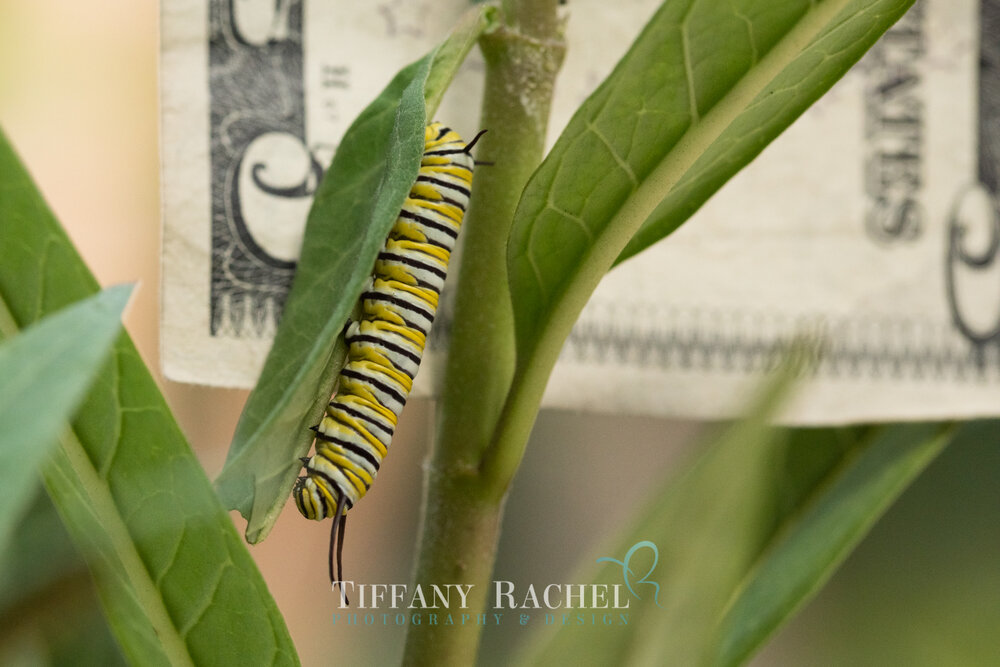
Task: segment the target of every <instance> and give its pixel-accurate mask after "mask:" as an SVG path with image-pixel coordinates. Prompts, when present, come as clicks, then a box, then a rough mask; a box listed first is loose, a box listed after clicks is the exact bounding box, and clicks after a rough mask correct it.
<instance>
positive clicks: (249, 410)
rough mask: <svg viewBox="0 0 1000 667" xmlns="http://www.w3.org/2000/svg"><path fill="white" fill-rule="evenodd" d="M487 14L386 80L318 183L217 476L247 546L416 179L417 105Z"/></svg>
mask: <svg viewBox="0 0 1000 667" xmlns="http://www.w3.org/2000/svg"><path fill="white" fill-rule="evenodd" d="M493 11H494V10H493V9H492V8H490V7H479V8H475V9H473V10H472V11H471V12H470V13H469V14H467V15H466V17H465V18H464V19H463V21H462V23H461V24H460V26H459V28H457V29H456V31H455V32H454V33H453V34H452V35H451V36H450V37H449V38H448V40H447V41H446V42H445V43H444V44H443V45H442V46H441V47H439V48H438V49H435V50H434V51H432V52H431V53H430V54H428V55H427V56H425V57H424V58H422V59H421V60H419V61H418V62H416V63H414V64H412V65H410V66H408V67H406V68H405V69H403V70H402V71H401V72H400V73H399V74H397V75H396V77H395V78H394V79H393V80H392V82H391V83H389V85H388V86H387V87H386V88H385V90H383V91H382V93H381V94H380V95H379V96H378V97H377V98H376V99H375V101H373V102H372V103H371V104H370V105H369V106H368V107H367V108H366V109H365V110H364V111H363V112H362V113H361V115H360V116H358V119H357V120H356V121H355V122H354V123H353V124H352V125H351V127H350V128H349V129H348V131H347V133H346V134H345V135H344V139H343V141H342V142H341V143H340V146H339V147H338V148H337V153H336V155H334V158H333V163H332V164H331V165H330V169H329V170H328V171H327V172H326V174H325V175H324V177H323V180H322V182H321V183H320V186H319V190H318V192H317V193H316V200H315V201H314V203H313V206H312V209H311V210H310V212H309V219H308V221H307V223H306V231H305V237H304V239H305V240H304V242H303V246H302V254H301V257H300V259H299V264H298V268H297V270H296V274H295V282H294V283H293V285H292V290H291V292H290V294H289V296H288V301H287V302H286V304H285V309H284V314H283V315H282V319H281V324H280V325H279V327H278V331H277V333H276V335H275V338H274V345H273V346H272V348H271V351H270V353H269V354H268V357H267V360H266V362H265V363H264V368H263V370H262V372H261V376H260V379H259V380H258V382H257V386H256V388H255V389H254V391H253V393H252V394H251V395H250V398H249V399H248V400H247V404H246V406H245V407H244V409H243V414H242V416H241V417H240V421H239V424H238V425H237V427H236V433H235V434H234V436H233V442H232V445H231V446H230V449H229V455H228V457H227V459H226V465H225V467H224V468H223V470H222V473H221V474H220V475H219V478H218V479H217V480H216V485H217V487H218V490H219V495H220V496H221V497H222V499H223V503H224V504H225V505H226V506H227V507H230V508H232V509H236V510H239V512H240V513H241V514H242V515H243V516H244V518H246V519H247V529H246V538H247V540H248V541H249V542H251V543H256V542H259V541H260V540H262V539H264V538H265V537H266V536H267V533H268V531H270V529H271V526H273V525H274V522H275V521H276V520H277V518H278V514H279V513H280V512H281V509H282V507H283V506H284V504H285V502H286V501H287V500H288V496H289V492H290V491H291V488H292V484H293V483H294V481H295V477H296V476H297V475H298V473H299V470H300V469H301V467H302V465H301V463H300V461H299V457H301V456H303V455H304V454H306V453H307V452H308V451H309V447H310V445H311V444H312V440H313V434H312V432H311V431H310V430H309V427H310V426H313V425H315V424H317V423H319V420H320V416H321V415H322V412H323V408H324V407H325V406H326V404H327V403H328V402H329V400H330V395H331V394H332V393H333V388H334V384H335V383H336V379H337V375H338V374H339V372H340V369H341V367H342V366H343V361H344V355H345V353H346V350H345V347H344V344H343V338H342V336H341V333H342V332H343V328H344V324H345V322H346V321H347V319H348V316H349V315H350V314H351V311H352V309H353V308H354V307H355V305H356V304H357V301H358V297H359V296H360V294H361V291H362V289H363V286H364V283H365V281H366V280H368V278H369V277H370V276H371V273H372V267H373V266H374V265H375V258H376V256H377V255H378V253H379V250H381V248H382V245H383V244H384V243H385V238H386V237H387V236H388V235H389V230H390V228H391V227H392V224H393V222H395V220H396V217H397V216H398V215H399V210H400V208H402V206H403V200H404V199H406V195H407V194H408V193H409V191H410V187H411V186H412V185H413V182H414V181H415V180H416V178H417V170H418V169H419V167H420V156H421V155H422V154H423V148H424V126H425V125H426V115H425V109H427V110H433V109H436V106H437V103H438V102H439V101H440V97H441V95H442V94H443V91H444V88H445V87H446V85H447V83H448V82H450V79H451V77H452V76H454V73H455V71H456V70H457V69H458V65H459V64H461V61H462V60H463V59H464V58H465V56H466V55H467V53H468V51H469V49H470V48H471V46H472V44H473V43H474V42H475V39H476V37H478V35H479V34H480V33H481V32H482V31H483V30H485V29H486V28H487V27H488V25H489V24H490V20H491V19H489V17H492V16H493ZM488 19H489V20H488ZM425 82H430V84H429V86H428V87H427V88H426V89H425ZM425 96H427V99H426V101H425Z"/></svg>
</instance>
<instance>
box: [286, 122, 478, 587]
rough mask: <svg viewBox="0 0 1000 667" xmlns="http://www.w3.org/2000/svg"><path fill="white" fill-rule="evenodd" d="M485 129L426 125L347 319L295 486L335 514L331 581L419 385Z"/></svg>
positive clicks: (297, 493)
mask: <svg viewBox="0 0 1000 667" xmlns="http://www.w3.org/2000/svg"><path fill="white" fill-rule="evenodd" d="M483 132H485V130H483ZM483 132H480V133H479V134H477V135H476V137H475V138H474V139H473V140H472V141H471V142H469V144H468V145H466V144H465V142H463V141H462V139H461V137H459V136H458V134H457V133H456V132H454V131H453V130H451V129H449V128H447V127H445V126H443V125H442V124H441V123H432V124H431V125H428V126H427V127H426V128H425V129H424V153H423V156H422V157H421V160H420V170H419V171H418V172H417V180H416V181H415V182H414V184H413V185H412V186H411V187H410V192H409V194H408V195H407V198H406V201H405V202H404V203H403V208H402V210H401V211H400V212H399V217H397V218H396V222H395V223H394V224H393V227H392V230H391V231H390V232H389V236H388V238H387V239H386V241H385V245H383V246H382V250H381V251H380V252H379V255H378V258H377V259H376V260H375V269H374V273H373V275H372V277H371V278H370V279H369V281H368V283H367V284H366V287H365V289H364V291H363V292H362V294H361V311H362V317H361V319H360V320H359V321H357V322H352V323H350V324H349V325H348V326H347V329H346V337H345V339H346V342H347V346H348V350H347V362H346V364H345V365H344V368H343V369H342V370H341V371H340V377H339V378H338V380H337V393H336V395H335V396H334V397H333V399H332V400H331V401H330V403H329V405H328V406H327V408H326V413H325V414H324V415H323V419H322V421H320V423H319V424H318V425H316V426H313V427H312V430H313V431H315V432H316V441H315V442H316V453H315V454H314V455H313V457H312V458H302V463H303V464H304V467H305V475H303V476H301V477H299V478H298V479H297V480H296V482H295V487H294V489H293V491H292V495H293V496H294V497H295V504H296V505H297V506H298V508H299V511H300V512H301V513H302V515H303V516H305V517H306V518H307V519H315V520H321V519H325V518H326V517H334V521H333V526H331V530H330V554H329V561H330V581H331V582H338V581H340V578H339V577H338V576H337V574H338V573H339V574H340V575H342V574H343V567H342V565H341V553H342V551H343V547H344V526H345V524H346V521H347V511H348V510H349V509H351V508H352V507H354V504H355V503H356V502H357V501H358V500H359V499H360V498H361V497H362V496H364V495H365V493H366V492H367V491H368V489H369V488H371V485H372V482H373V481H374V480H375V475H376V474H377V473H378V469H379V465H380V464H381V462H382V459H383V458H384V457H385V455H386V453H387V452H388V449H389V443H390V441H391V440H392V434H393V431H394V430H395V427H396V420H397V418H398V416H399V413H400V411H402V409H403V405H404V404H405V403H406V397H407V395H408V394H409V393H410V389H411V387H412V386H413V378H414V377H415V376H416V374H417V369H418V367H419V365H420V358H421V356H422V355H423V352H424V344H425V342H426V337H427V333H428V331H429V330H430V327H431V323H432V322H433V320H434V313H435V311H436V310H437V306H438V296H439V295H440V293H441V288H442V287H443V286H444V280H445V277H446V275H447V271H448V260H449V258H450V255H451V250H452V248H453V247H454V245H455V240H456V239H457V238H458V232H459V228H460V227H461V225H462V218H463V217H464V215H465V208H466V206H468V203H469V194H470V188H471V186H472V169H473V166H474V165H475V164H476V162H475V160H474V159H473V157H472V154H471V153H470V151H471V150H472V147H473V146H474V145H475V143H476V142H477V141H478V140H479V137H481V136H482V135H483ZM335 551H336V572H335V570H334V553H335Z"/></svg>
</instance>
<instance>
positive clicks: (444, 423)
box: [403, 0, 564, 665]
mask: <svg viewBox="0 0 1000 667" xmlns="http://www.w3.org/2000/svg"><path fill="white" fill-rule="evenodd" d="M556 5H557V1H556V0H511V1H509V2H507V3H505V5H504V10H505V14H504V21H503V22H502V25H501V27H500V28H498V29H497V30H496V31H494V32H493V33H491V34H489V35H486V36H484V37H483V38H482V39H481V40H480V47H481V49H482V51H483V55H484V57H485V60H486V81H485V93H484V98H483V113H482V117H481V127H482V128H483V129H486V130H488V132H487V134H486V135H485V136H484V137H483V139H482V140H481V141H480V143H479V144H478V145H477V147H476V156H477V158H478V159H479V160H481V161H486V162H491V163H492V165H489V166H486V165H484V166H481V167H479V168H478V169H477V170H476V176H475V179H474V183H473V191H472V198H471V205H470V209H469V212H468V214H467V215H466V220H465V223H464V227H465V229H464V231H463V236H464V241H463V243H464V246H463V251H462V257H463V259H462V266H461V269H460V272H459V275H458V277H459V282H458V285H457V290H456V294H455V316H454V323H453V326H452V331H451V347H450V349H449V353H448V361H447V366H446V368H445V378H444V393H443V395H442V397H441V403H440V409H439V413H438V434H437V438H436V441H435V445H434V449H433V451H432V453H431V456H430V460H429V462H428V465H427V472H426V474H427V476H426V480H425V489H426V492H425V498H424V510H423V517H422V522H421V537H420V546H419V551H420V553H419V556H418V562H417V568H416V574H415V581H416V582H417V583H418V584H422V585H424V586H428V585H430V584H449V583H462V584H467V585H468V584H471V585H472V586H473V588H472V591H471V593H470V596H469V603H468V605H467V607H466V608H465V609H463V610H462V613H468V614H481V613H484V610H485V606H486V601H487V596H488V588H489V580H490V575H491V574H492V572H493V563H494V560H495V557H496V545H497V539H498V536H499V529H500V521H501V516H502V507H503V494H502V493H501V494H499V495H498V494H496V493H495V491H494V485H493V484H491V483H489V482H488V481H487V480H484V479H483V478H482V477H481V476H480V474H479V465H480V458H481V456H482V454H483V452H485V451H486V449H487V447H488V445H489V443H490V442H491V441H492V440H493V431H494V429H495V427H496V424H497V421H498V419H499V417H500V413H501V410H502V408H503V405H504V402H505V400H506V396H507V392H508V390H509V389H510V386H511V379H512V377H513V374H514V360H515V351H514V318H513V311H512V308H511V304H510V295H509V290H508V284H507V239H508V236H509V234H510V226H511V222H512V221H513V217H514V210H515V208H516V206H517V202H518V198H519V197H520V194H521V191H522V190H523V189H524V186H525V184H526V183H527V181H528V178H529V177H530V176H531V174H532V173H533V172H534V170H535V168H536V167H537V166H538V164H539V163H540V162H541V159H542V155H543V152H544V148H545V131H546V126H547V122H548V116H549V107H550V104H551V99H552V90H553V85H554V81H555V76H556V73H557V72H558V69H559V65H560V64H561V62H562V56H563V50H564V49H563V44H562V41H561V37H560V35H559V23H558V20H557V18H556ZM480 631H481V626H480V625H478V624H467V625H465V626H442V625H427V624H422V625H412V624H411V625H409V626H408V634H407V638H406V649H405V653H404V657H403V662H404V664H408V665H425V664H426V665H431V664H433V665H442V664H444V665H450V664H473V663H474V662H475V656H476V650H477V648H478V645H479V636H480Z"/></svg>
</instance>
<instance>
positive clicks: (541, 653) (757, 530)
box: [523, 364, 799, 665]
mask: <svg viewBox="0 0 1000 667" xmlns="http://www.w3.org/2000/svg"><path fill="white" fill-rule="evenodd" d="M798 369H799V366H798V365H794V364H789V365H786V366H785V367H783V369H782V372H781V373H779V374H778V375H777V377H776V378H774V379H773V380H771V381H770V384H769V385H768V387H767V388H766V389H765V390H764V391H763V392H762V393H761V394H760V396H759V397H758V399H757V400H756V401H755V403H754V405H753V406H752V408H751V409H750V410H748V411H747V414H748V415H749V416H748V417H747V418H746V419H745V420H744V421H741V422H738V423H736V424H734V425H732V426H731V427H729V428H728V429H727V430H726V431H725V432H723V433H722V434H721V435H720V436H718V437H717V438H715V440H714V444H712V445H711V446H709V447H707V448H706V450H705V451H704V453H703V454H702V455H701V456H700V457H699V458H698V459H697V460H696V461H694V462H693V465H691V466H690V467H689V468H688V469H687V470H684V471H682V472H681V473H680V474H679V475H677V476H676V477H675V478H674V479H673V480H672V481H671V482H670V483H667V484H664V485H663V487H662V488H660V489H659V490H658V491H657V492H656V494H655V497H654V498H653V499H652V502H651V503H650V504H649V506H648V507H647V508H646V509H645V510H644V511H643V512H642V513H641V514H638V515H637V518H636V520H635V521H634V523H633V525H632V526H631V527H629V528H628V529H627V530H625V531H623V534H622V535H621V537H620V538H616V539H615V540H614V541H613V543H611V544H609V545H605V547H603V548H602V549H601V550H600V551H599V552H598V553H597V554H596V555H595V556H594V557H592V558H588V559H587V560H586V561H584V562H583V563H582V564H581V567H580V568H579V572H578V574H577V575H576V576H573V577H570V581H590V582H593V583H594V584H598V585H606V586H609V587H610V586H613V585H614V584H624V583H625V582H624V581H623V571H622V570H623V568H622V566H621V565H619V564H616V563H613V562H606V563H605V564H603V565H600V566H598V567H597V568H596V569H595V567H594V562H595V558H596V557H606V558H615V559H618V560H622V559H623V558H624V557H625V555H626V554H627V553H628V552H629V549H631V548H632V547H633V546H634V545H636V544H638V543H639V542H642V541H650V542H652V543H653V544H655V545H656V547H657V548H658V564H657V565H656V569H655V570H654V571H653V572H652V573H651V574H650V575H649V580H650V581H655V582H656V583H658V585H659V592H658V593H657V594H655V595H654V592H653V589H652V587H651V586H650V585H649V584H642V585H639V586H637V587H636V588H635V592H636V593H637V594H639V595H641V596H642V598H641V599H637V598H635V597H631V598H630V599H629V600H628V602H629V608H628V609H627V610H623V612H624V613H626V614H628V624H627V625H624V626H619V625H617V624H615V625H614V626H613V627H602V628H601V631H600V632H594V631H593V628H589V627H586V626H573V625H560V626H552V630H551V631H549V632H547V633H545V634H543V635H541V636H540V637H538V638H537V641H536V642H535V643H534V644H533V645H531V646H529V654H528V656H527V659H526V660H525V661H524V662H523V664H533V665H536V664H537V665H546V664H593V665H603V664H607V665H610V664H663V665H696V664H698V662H699V656H700V654H701V652H702V651H703V650H704V644H705V642H706V641H707V639H708V637H709V636H710V635H711V632H712V629H713V627H714V622H715V620H716V619H717V617H718V613H719V610H720V609H722V607H723V606H724V605H725V603H726V601H727V600H728V599H729V597H730V595H731V594H732V591H733V589H734V588H735V586H736V585H737V584H738V583H739V581H740V580H741V578H742V577H743V575H744V573H745V572H746V569H747V568H748V567H749V566H750V565H751V564H752V562H753V560H754V558H756V556H757V554H758V553H759V552H760V549H761V548H762V546H763V543H764V541H765V540H766V536H767V535H768V534H769V533H770V531H771V530H772V529H773V508H774V506H775V494H776V489H778V488H779V483H778V482H779V479H780V477H781V470H782V466H781V463H782V458H781V457H782V454H783V452H784V448H785V441H786V438H787V435H788V433H787V431H784V430H781V429H776V428H773V427H771V426H769V424H768V423H769V421H770V419H771V418H772V417H773V415H774V414H776V412H777V410H778V409H779V408H780V406H781V403H782V401H783V400H784V398H785V397H786V396H787V394H788V391H789V388H790V386H791V382H792V380H793V378H794V377H795V374H796V373H797V371H798ZM637 557H638V558H641V559H642V562H641V563H639V564H638V565H637V564H636V561H631V562H630V563H629V567H630V568H631V569H632V570H633V572H634V573H635V574H634V576H633V577H632V578H631V579H630V581H632V582H633V583H635V582H636V578H638V577H641V575H642V574H643V573H645V572H646V571H647V570H648V569H649V567H651V566H652V565H653V560H652V556H651V554H650V553H648V550H642V551H640V552H637ZM622 593H623V594H624V596H625V597H629V595H628V593H627V592H625V588H624V586H623V587H622ZM610 597H611V595H610V594H609V598H610ZM623 602H624V600H623ZM610 611H611V610H608V613H610Z"/></svg>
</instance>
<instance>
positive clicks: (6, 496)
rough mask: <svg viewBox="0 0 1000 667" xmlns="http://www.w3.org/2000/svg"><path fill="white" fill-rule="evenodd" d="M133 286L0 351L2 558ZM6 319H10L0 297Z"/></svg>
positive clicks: (42, 325)
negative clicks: (44, 461)
mask: <svg viewBox="0 0 1000 667" xmlns="http://www.w3.org/2000/svg"><path fill="white" fill-rule="evenodd" d="M131 293H132V286H131V285H121V286H118V287H110V288H108V289H106V290H104V291H103V292H101V293H100V294H98V295H97V296H94V297H91V298H89V299H86V300H84V301H81V302H79V303H77V304H74V305H72V306H69V307H67V308H64V309H62V310H60V311H59V312H58V313H55V314H53V315H50V316H48V317H46V318H44V319H43V320H41V321H40V322H38V323H36V324H34V325H32V326H30V327H28V328H27V329H25V330H24V331H23V332H22V333H21V334H20V335H18V336H16V337H15V338H13V339H12V340H8V341H6V342H5V343H3V344H2V345H0V553H2V552H3V551H4V550H5V548H6V545H7V540H8V538H9V537H10V535H11V533H12V532H13V528H14V525H15V524H16V522H17V521H18V520H19V519H20V518H21V515H22V514H23V513H24V512H25V510H26V509H27V508H28V505H29V503H30V502H31V499H32V495H33V493H34V491H35V489H36V487H37V486H38V476H37V474H36V471H37V470H38V468H39V467H40V465H41V463H42V461H43V460H45V458H46V457H47V456H48V455H49V452H51V451H52V449H53V446H54V445H55V444H56V442H57V437H58V435H59V432H60V431H61V430H62V429H64V428H65V427H66V422H67V421H68V420H69V418H70V417H71V416H72V415H73V412H74V411H75V410H76V407H77V405H78V404H79V403H80V401H81V400H82V399H83V394H84V392H85V391H86V390H87V388H88V387H89V386H90V384H91V382H93V380H94V377H95V376H96V375H97V372H98V371H99V370H100V369H101V364H102V362H103V361H104V360H105V359H106V358H107V356H108V353H109V352H110V351H111V345H112V344H113V343H114V342H115V338H116V337H117V336H118V333H119V329H120V328H121V315H122V310H123V309H124V308H125V304H126V303H127V302H128V298H129V295H130V294H131ZM0 309H2V310H3V311H4V320H5V321H10V320H11V319H12V318H10V317H9V314H8V313H7V312H6V311H7V308H6V306H5V304H4V302H3V297H2V295H0Z"/></svg>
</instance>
